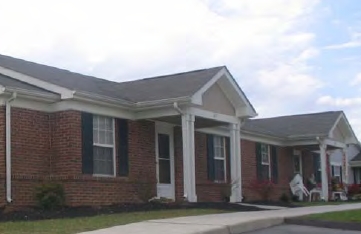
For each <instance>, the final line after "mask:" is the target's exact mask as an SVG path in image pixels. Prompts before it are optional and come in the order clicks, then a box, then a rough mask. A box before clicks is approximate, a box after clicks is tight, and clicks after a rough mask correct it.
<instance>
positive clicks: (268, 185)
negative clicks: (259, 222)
mask: <svg viewBox="0 0 361 234" xmlns="http://www.w3.org/2000/svg"><path fill="white" fill-rule="evenodd" d="M274 185H275V184H274V183H273V182H272V181H271V180H263V181H261V180H255V181H253V182H252V184H251V189H252V190H253V191H255V192H256V193H258V194H259V195H260V197H261V198H262V200H263V201H269V200H270V195H271V193H272V192H273V190H274V187H275V186H274Z"/></svg>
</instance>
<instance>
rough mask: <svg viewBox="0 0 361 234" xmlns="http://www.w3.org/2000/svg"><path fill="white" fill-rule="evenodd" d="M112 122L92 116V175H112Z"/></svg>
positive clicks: (105, 118)
mask: <svg viewBox="0 0 361 234" xmlns="http://www.w3.org/2000/svg"><path fill="white" fill-rule="evenodd" d="M114 145H115V144H114V120H113V118H109V117H104V116H96V115H94V116H93V153H94V157H93V160H94V161H93V174H95V175H114V172H115V169H114V167H115V163H114V161H115V160H114V159H115V155H114V152H115V150H114Z"/></svg>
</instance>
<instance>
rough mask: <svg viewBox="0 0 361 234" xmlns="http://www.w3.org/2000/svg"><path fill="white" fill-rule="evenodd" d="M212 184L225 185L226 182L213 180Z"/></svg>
mask: <svg viewBox="0 0 361 234" xmlns="http://www.w3.org/2000/svg"><path fill="white" fill-rule="evenodd" d="M213 182H214V183H216V184H226V183H227V181H225V180H214V181H213Z"/></svg>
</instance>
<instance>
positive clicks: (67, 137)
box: [49, 111, 82, 176]
mask: <svg viewBox="0 0 361 234" xmlns="http://www.w3.org/2000/svg"><path fill="white" fill-rule="evenodd" d="M50 126H51V143H50V144H51V149H52V150H51V152H52V153H51V154H50V159H49V160H50V165H51V172H50V173H51V175H58V176H69V175H80V174H81V165H82V161H81V160H82V158H81V157H82V156H81V152H82V145H81V113H80V112H79V111H61V112H56V113H52V114H51V115H50Z"/></svg>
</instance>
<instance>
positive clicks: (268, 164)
mask: <svg viewBox="0 0 361 234" xmlns="http://www.w3.org/2000/svg"><path fill="white" fill-rule="evenodd" d="M262 145H265V146H267V150H268V163H265V162H263V160H262V159H263V153H262V146H261V164H262V166H268V178H269V179H272V171H271V146H270V145H267V144H262Z"/></svg>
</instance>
